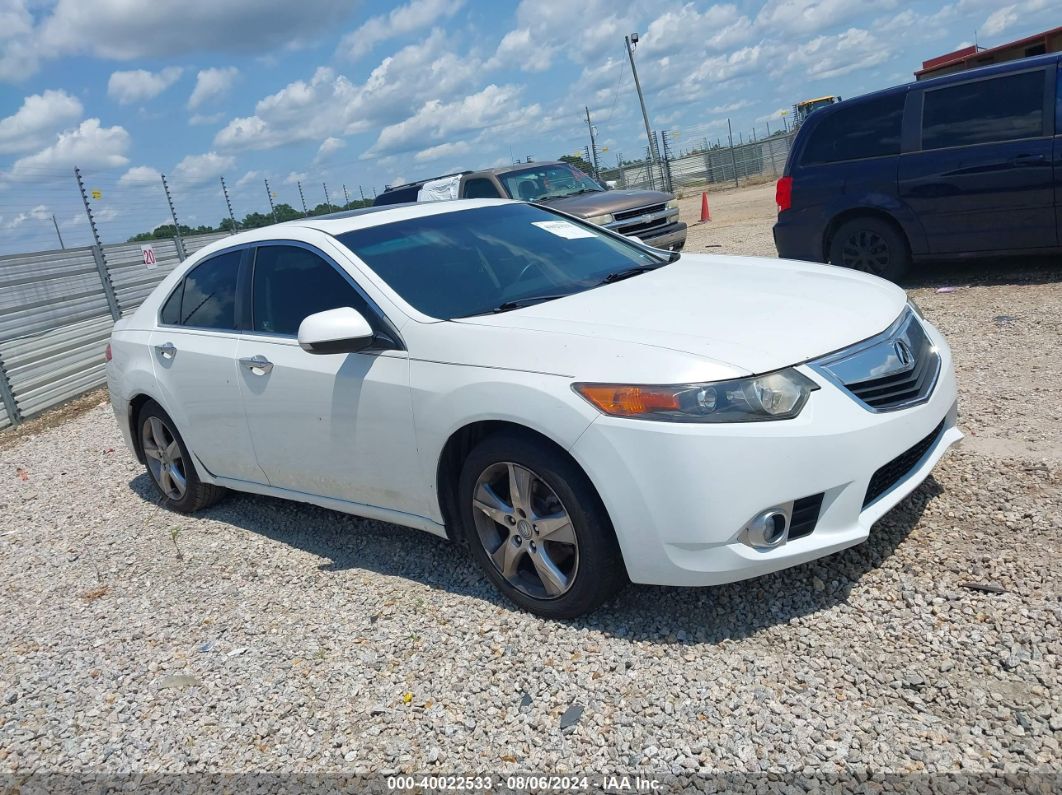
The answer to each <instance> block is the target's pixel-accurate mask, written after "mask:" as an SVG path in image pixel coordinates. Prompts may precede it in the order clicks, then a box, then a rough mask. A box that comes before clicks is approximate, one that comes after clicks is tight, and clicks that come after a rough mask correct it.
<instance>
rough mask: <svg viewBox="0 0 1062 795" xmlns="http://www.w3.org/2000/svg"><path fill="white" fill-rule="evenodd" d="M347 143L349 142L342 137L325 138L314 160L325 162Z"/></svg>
mask: <svg viewBox="0 0 1062 795" xmlns="http://www.w3.org/2000/svg"><path fill="white" fill-rule="evenodd" d="M346 145H347V142H346V141H344V140H343V139H342V138H334V137H329V138H325V139H324V140H323V141H321V145H320V146H319V147H318V148H317V155H316V156H315V157H314V159H313V162H314V163H323V162H325V161H326V160H328V159H329V158H330V157H331V156H332V155H334V154H335V153H336V152H338V151H339V150H340V149H342V148H343V147H344V146H346Z"/></svg>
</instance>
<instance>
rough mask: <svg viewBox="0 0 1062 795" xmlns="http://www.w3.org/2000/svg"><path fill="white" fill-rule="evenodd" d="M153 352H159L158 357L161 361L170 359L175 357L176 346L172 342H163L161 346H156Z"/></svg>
mask: <svg viewBox="0 0 1062 795" xmlns="http://www.w3.org/2000/svg"><path fill="white" fill-rule="evenodd" d="M155 350H156V351H158V352H159V356H161V357H162V358H163V359H172V358H173V357H174V356H176V355H177V346H176V345H174V344H173V343H172V342H164V343H163V344H162V345H156V346H155Z"/></svg>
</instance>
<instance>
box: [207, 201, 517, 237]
mask: <svg viewBox="0 0 1062 795" xmlns="http://www.w3.org/2000/svg"><path fill="white" fill-rule="evenodd" d="M525 203H526V202H516V201H511V200H509V199H453V200H451V201H437V202H404V203H402V204H385V205H381V206H379V207H364V208H362V209H360V210H344V211H342V212H338V213H330V214H329V215H316V216H312V217H308V218H298V219H296V220H294V221H284V222H283V223H279V224H270V225H269V226H262V227H259V228H258V229H249V230H248V231H246V232H239V233H237V234H235V235H232V236H231V237H227V238H224V240H220V241H217V242H218V243H222V244H223V245H224V247H228V246H234V245H237V246H238V245H240V244H243V243H253V242H255V241H259V240H275V239H277V238H281V239H283V238H284V237H287V236H288V233H290V232H292V231H294V230H299V229H316V230H318V231H321V232H324V233H325V234H328V235H332V236H333V237H336V236H338V235H342V234H344V233H346V232H353V231H354V230H356V229H367V228H369V227H373V226H382V225H384V224H390V223H394V222H396V221H407V220H409V219H411V218H423V217H426V216H430V215H443V214H445V213H456V212H461V211H463V210H474V209H476V208H477V207H493V206H496V205H499V204H525ZM292 237H295V238H297V235H293V236H292ZM213 245H216V244H212V248H213Z"/></svg>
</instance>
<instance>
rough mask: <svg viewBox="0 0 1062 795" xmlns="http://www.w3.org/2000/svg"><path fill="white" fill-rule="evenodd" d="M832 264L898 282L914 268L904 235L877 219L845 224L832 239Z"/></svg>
mask: <svg viewBox="0 0 1062 795" xmlns="http://www.w3.org/2000/svg"><path fill="white" fill-rule="evenodd" d="M830 264H831V265H840V266H841V267H844V268H852V269H853V270H857V271H862V272H863V273H870V274H873V275H874V276H880V277H881V278H882V279H888V280H889V281H891V282H895V281H898V280H899V279H901V278H902V277H903V275H904V274H905V273H906V272H907V269H908V268H909V267H910V266H911V252H910V250H909V249H908V247H907V241H906V240H905V239H904V237H903V235H902V234H901V233H900V232H899V231H898V230H897V229H896V227H895V226H893V225H892V224H891V223H889V222H888V221H884V220H882V219H881V218H875V217H873V216H863V217H861V218H853V219H851V220H850V221H845V222H844V223H843V224H841V225H840V226H839V227H838V228H837V231H836V232H834V234H833V237H832V238H831V239H830Z"/></svg>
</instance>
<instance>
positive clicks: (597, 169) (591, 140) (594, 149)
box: [583, 105, 601, 179]
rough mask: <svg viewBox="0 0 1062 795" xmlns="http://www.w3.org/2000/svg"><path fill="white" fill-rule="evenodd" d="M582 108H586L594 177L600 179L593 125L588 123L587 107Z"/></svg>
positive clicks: (588, 109)
mask: <svg viewBox="0 0 1062 795" xmlns="http://www.w3.org/2000/svg"><path fill="white" fill-rule="evenodd" d="M583 107H584V108H586V126H587V127H589V128H590V151H591V152H592V153H593V155H594V159H593V160H592V161H591V162H592V163H593V164H594V176H595V177H597V179H601V169H599V168H598V167H597V137H596V135H595V133H594V125H593V124H591V123H590V108H589V106H587V105H584V106H583Z"/></svg>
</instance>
